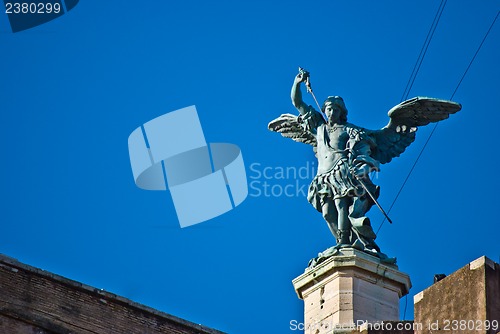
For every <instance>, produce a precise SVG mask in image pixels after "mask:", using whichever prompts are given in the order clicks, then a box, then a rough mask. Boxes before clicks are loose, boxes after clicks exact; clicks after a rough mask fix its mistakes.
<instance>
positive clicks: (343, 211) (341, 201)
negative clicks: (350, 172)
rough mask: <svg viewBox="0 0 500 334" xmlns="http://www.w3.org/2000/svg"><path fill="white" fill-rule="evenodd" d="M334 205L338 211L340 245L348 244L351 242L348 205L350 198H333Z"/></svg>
mask: <svg viewBox="0 0 500 334" xmlns="http://www.w3.org/2000/svg"><path fill="white" fill-rule="evenodd" d="M335 206H336V207H337V211H338V213H339V215H338V220H339V233H340V245H350V244H351V222H350V221H349V206H350V198H349V197H343V198H337V199H336V200H335Z"/></svg>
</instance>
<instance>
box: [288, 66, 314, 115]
mask: <svg viewBox="0 0 500 334" xmlns="http://www.w3.org/2000/svg"><path fill="white" fill-rule="evenodd" d="M306 79H307V72H305V73H304V72H300V73H299V74H297V76H295V79H294V81H293V85H292V91H291V93H290V95H291V98H292V104H293V106H294V107H295V108H296V109H297V110H298V111H299V112H300V114H301V115H305V114H306V113H307V112H308V111H309V107H308V106H307V104H305V103H304V101H302V92H301V91H300V83H301V82H304V81H305V80H306Z"/></svg>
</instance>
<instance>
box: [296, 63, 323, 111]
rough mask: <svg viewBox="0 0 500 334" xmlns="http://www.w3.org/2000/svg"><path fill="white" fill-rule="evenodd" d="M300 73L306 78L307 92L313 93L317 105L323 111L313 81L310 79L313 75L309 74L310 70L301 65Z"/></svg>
mask: <svg viewBox="0 0 500 334" xmlns="http://www.w3.org/2000/svg"><path fill="white" fill-rule="evenodd" d="M299 73H300V74H302V77H303V78H305V81H304V83H305V85H306V88H307V92H308V93H310V94H311V95H312V97H313V99H314V102H316V105H317V106H318V110H319V111H321V107H320V106H319V103H318V100H317V99H316V96H315V95H314V93H313V90H312V87H311V81H310V78H311V76H310V75H309V72H308V71H306V70H305V69H303V68H302V67H300V66H299Z"/></svg>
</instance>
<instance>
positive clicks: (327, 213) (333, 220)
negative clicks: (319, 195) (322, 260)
mask: <svg viewBox="0 0 500 334" xmlns="http://www.w3.org/2000/svg"><path fill="white" fill-rule="evenodd" d="M321 210H322V212H323V218H325V220H326V223H327V225H328V228H329V229H330V232H332V234H333V236H334V237H335V239H336V240H337V244H338V243H339V242H340V238H339V226H338V218H339V214H338V211H337V207H336V205H335V203H334V201H333V200H332V199H331V198H329V197H326V198H325V199H324V203H323V206H322V207H321Z"/></svg>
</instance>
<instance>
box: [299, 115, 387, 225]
mask: <svg viewBox="0 0 500 334" xmlns="http://www.w3.org/2000/svg"><path fill="white" fill-rule="evenodd" d="M299 122H300V123H301V124H302V125H303V126H304V128H305V130H307V131H309V132H311V133H312V134H313V135H314V136H315V137H316V141H317V152H316V155H317V158H318V172H317V175H316V176H315V178H314V179H313V180H312V182H311V185H310V186H309V191H308V196H307V197H308V201H309V202H310V203H311V204H312V205H313V206H314V208H316V210H318V211H319V212H322V206H323V204H324V203H325V200H326V199H327V198H331V199H338V198H343V197H353V198H355V199H357V200H359V201H362V202H363V205H361V206H362V207H363V209H362V210H361V211H362V212H358V215H359V216H362V215H364V214H365V213H366V212H367V211H368V210H369V208H370V207H371V206H372V205H373V201H372V200H371V198H369V197H368V196H367V194H366V191H365V189H364V187H363V186H362V185H361V184H360V182H359V181H358V180H357V179H356V177H355V176H354V174H353V169H356V168H360V167H362V166H363V165H368V166H369V167H370V169H371V170H378V167H379V163H378V161H376V160H375V159H373V158H372V157H371V156H370V152H371V147H373V146H374V145H375V143H374V142H373V140H372V139H371V138H370V137H369V136H368V135H367V134H366V132H365V131H364V130H363V129H362V128H360V127H357V126H355V125H353V124H350V123H346V124H342V125H335V126H331V125H329V124H327V123H326V122H325V120H324V118H323V117H322V115H321V114H320V113H319V112H317V111H316V110H314V108H312V107H311V106H310V107H309V110H308V112H307V113H306V114H304V115H301V116H300V117H299ZM361 181H362V182H363V184H364V185H365V186H366V187H367V188H368V190H369V191H370V192H371V193H372V194H373V195H374V196H375V197H378V195H379V187H378V186H376V185H374V184H373V183H372V182H371V180H370V178H369V177H368V175H365V176H364V177H362V179H361ZM360 209H361V207H360ZM352 218H354V217H352ZM360 218H361V217H360Z"/></svg>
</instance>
